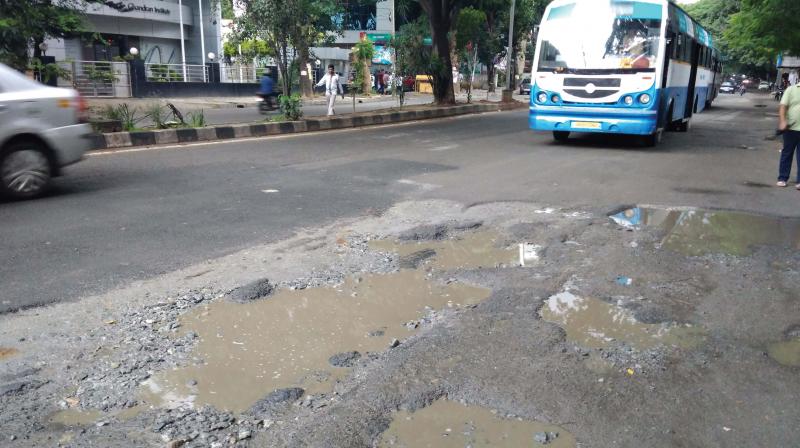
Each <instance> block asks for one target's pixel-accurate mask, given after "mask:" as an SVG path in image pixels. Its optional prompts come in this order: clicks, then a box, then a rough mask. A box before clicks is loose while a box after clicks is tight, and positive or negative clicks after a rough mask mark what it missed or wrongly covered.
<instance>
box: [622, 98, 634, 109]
mask: <svg viewBox="0 0 800 448" xmlns="http://www.w3.org/2000/svg"><path fill="white" fill-rule="evenodd" d="M622 102H624V103H625V104H626V105H627V106H630V105H631V104H633V97H632V96H630V95H628V96H626V97H625V98H623V99H622Z"/></svg>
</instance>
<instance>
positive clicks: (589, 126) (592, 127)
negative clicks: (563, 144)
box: [572, 121, 602, 129]
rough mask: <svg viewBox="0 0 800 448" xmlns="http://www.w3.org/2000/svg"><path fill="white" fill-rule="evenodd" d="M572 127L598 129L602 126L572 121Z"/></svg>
mask: <svg viewBox="0 0 800 448" xmlns="http://www.w3.org/2000/svg"><path fill="white" fill-rule="evenodd" d="M572 127H573V128H577V129H600V128H601V127H602V126H601V124H600V123H598V122H596V121H573V122H572Z"/></svg>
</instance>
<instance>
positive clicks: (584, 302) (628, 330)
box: [540, 290, 705, 350]
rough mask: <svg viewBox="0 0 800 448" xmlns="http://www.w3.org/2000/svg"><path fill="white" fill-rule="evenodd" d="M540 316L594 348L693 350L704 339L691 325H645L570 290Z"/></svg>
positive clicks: (550, 302)
mask: <svg viewBox="0 0 800 448" xmlns="http://www.w3.org/2000/svg"><path fill="white" fill-rule="evenodd" d="M540 314H541V316H542V318H543V319H544V320H546V321H548V322H552V323H555V324H557V325H559V326H561V327H562V328H564V329H565V330H566V332H567V339H569V340H571V341H573V342H575V343H577V344H579V345H582V346H584V347H590V348H605V347H608V346H610V345H611V344H612V343H615V342H617V341H618V342H624V343H627V344H629V345H631V346H633V347H635V348H637V349H639V350H646V349H648V348H652V347H655V346H657V345H668V346H677V347H681V348H692V347H696V346H697V345H699V344H700V343H701V342H702V341H703V339H704V337H705V336H704V334H705V333H704V331H703V329H702V328H699V327H695V326H690V325H688V324H683V325H678V324H666V323H664V324H645V323H642V322H639V321H638V320H636V318H634V317H633V314H632V313H631V312H630V311H628V310H626V309H624V308H621V307H619V306H616V305H613V304H610V303H607V302H604V301H602V300H599V299H596V298H593V297H582V296H578V295H576V294H574V293H573V292H572V291H570V290H566V291H563V292H560V293H558V294H555V295H553V296H551V297H549V298H548V299H547V301H546V302H545V304H544V306H543V307H542V309H541V311H540Z"/></svg>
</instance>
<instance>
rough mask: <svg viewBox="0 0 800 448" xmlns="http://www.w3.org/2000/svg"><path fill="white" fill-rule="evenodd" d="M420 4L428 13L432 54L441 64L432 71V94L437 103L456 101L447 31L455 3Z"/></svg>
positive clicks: (430, 0)
mask: <svg viewBox="0 0 800 448" xmlns="http://www.w3.org/2000/svg"><path fill="white" fill-rule="evenodd" d="M420 6H422V9H423V10H424V11H425V13H426V14H427V15H428V19H429V21H430V25H431V40H433V56H434V57H438V58H439V61H440V62H441V65H439V66H438V67H435V69H434V71H435V73H432V77H433V78H434V79H433V96H434V99H435V101H436V104H438V105H450V104H455V103H456V98H455V94H454V93H453V64H452V61H451V59H450V39H449V37H448V33H449V32H450V27H451V25H452V21H453V17H455V14H456V12H457V8H456V6H455V4H453V2H451V1H447V0H421V1H420Z"/></svg>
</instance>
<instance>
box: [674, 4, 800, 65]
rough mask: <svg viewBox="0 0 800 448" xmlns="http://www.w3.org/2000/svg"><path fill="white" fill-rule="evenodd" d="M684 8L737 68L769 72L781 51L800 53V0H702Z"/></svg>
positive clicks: (724, 58) (727, 59)
mask: <svg viewBox="0 0 800 448" xmlns="http://www.w3.org/2000/svg"><path fill="white" fill-rule="evenodd" d="M683 8H684V9H685V10H686V12H687V13H689V15H691V16H692V17H693V18H694V19H695V20H697V21H698V22H700V23H701V24H702V25H703V26H704V27H706V28H707V29H708V31H709V32H710V33H711V35H712V36H713V37H714V38H715V40H716V46H717V48H718V49H719V50H720V52H721V53H722V57H723V60H724V61H725V62H726V66H727V67H728V68H729V69H731V70H733V71H737V72H738V71H745V72H750V73H754V72H765V71H768V70H771V68H772V67H773V64H774V63H775V60H776V58H777V56H778V55H779V54H781V53H790V54H800V2H798V1H797V0H700V1H699V2H697V3H693V4H690V5H684V6H683Z"/></svg>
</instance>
